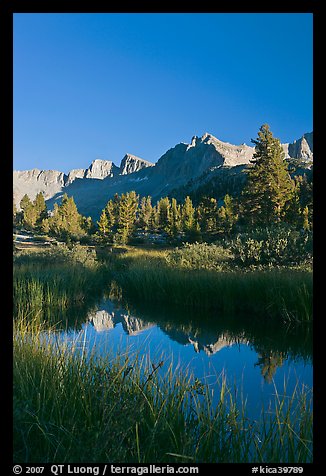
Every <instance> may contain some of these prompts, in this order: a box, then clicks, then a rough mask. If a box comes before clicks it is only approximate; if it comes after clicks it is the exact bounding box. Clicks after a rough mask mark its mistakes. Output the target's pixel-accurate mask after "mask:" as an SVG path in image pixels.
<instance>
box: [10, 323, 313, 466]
mask: <svg viewBox="0 0 326 476" xmlns="http://www.w3.org/2000/svg"><path fill="white" fill-rule="evenodd" d="M43 332H44V331H43V329H42V326H40V325H39V324H35V323H31V322H27V321H24V320H20V321H16V323H15V334H14V460H15V462H28V463H45V462H52V463H56V462H60V463H65V462H70V463H71V462H103V461H110V462H119V463H121V462H125V463H128V462H138V463H148V462H160V463H164V462H165V463H166V462H232V463H235V462H253V461H257V462H284V463H290V462H293V463H298V462H309V461H311V459H312V454H311V446H312V442H311V440H312V416H311V393H310V391H308V390H307V389H304V388H302V389H299V388H297V389H296V390H295V392H294V393H293V395H291V396H290V397H288V396H286V395H280V394H277V395H276V398H275V402H274V408H272V407H271V409H270V412H266V413H265V414H264V415H263V416H262V418H261V419H260V421H251V420H249V419H248V418H247V417H246V408H245V403H244V402H242V404H240V405H238V404H237V403H236V399H235V397H234V392H233V391H232V389H231V388H230V387H229V386H228V384H227V380H226V378H225V377H224V376H223V375H220V376H219V385H218V387H217V388H218V390H217V391H218V392H219V399H218V400H219V403H218V404H217V405H216V406H214V405H213V403H212V401H213V400H212V393H211V390H210V388H209V387H208V386H206V385H204V384H203V383H202V382H200V381H199V380H196V379H194V378H193V376H192V375H191V374H189V373H188V374H187V373H185V372H182V371H181V370H180V369H178V371H175V372H173V370H172V366H171V367H170V368H169V369H166V371H165V372H164V374H162V373H161V372H160V367H161V366H162V364H160V363H158V362H156V363H153V362H146V361H144V360H143V361H140V360H138V362H137V361H136V362H135V361H132V362H131V360H129V358H128V356H124V357H112V356H111V357H110V356H107V357H106V358H105V359H103V360H98V359H95V357H94V356H93V357H91V358H90V359H89V360H85V359H83V358H82V355H80V354H73V353H72V352H71V351H70V350H68V349H66V348H65V347H60V348H58V347H57V346H56V345H55V344H54V343H53V340H51V339H45V340H44V339H42V338H41V334H42V333H43ZM152 364H153V365H152ZM163 367H164V363H163ZM163 375H164V378H163Z"/></svg>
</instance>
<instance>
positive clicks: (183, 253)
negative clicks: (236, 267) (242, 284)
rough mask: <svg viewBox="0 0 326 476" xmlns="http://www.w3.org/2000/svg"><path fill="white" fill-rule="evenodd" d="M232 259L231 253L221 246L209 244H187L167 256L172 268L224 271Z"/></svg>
mask: <svg viewBox="0 0 326 476" xmlns="http://www.w3.org/2000/svg"><path fill="white" fill-rule="evenodd" d="M231 259H232V254H231V252H230V251H229V250H228V249H226V248H224V247H223V246H220V245H214V244H210V245H209V244H207V243H186V244H185V245H184V247H182V248H175V249H174V250H172V251H170V252H169V253H168V254H167V256H166V261H167V263H168V264H169V265H171V266H176V267H182V268H190V269H213V270H217V271H221V270H223V269H224V268H225V267H226V266H227V264H228V262H229V261H230V260H231Z"/></svg>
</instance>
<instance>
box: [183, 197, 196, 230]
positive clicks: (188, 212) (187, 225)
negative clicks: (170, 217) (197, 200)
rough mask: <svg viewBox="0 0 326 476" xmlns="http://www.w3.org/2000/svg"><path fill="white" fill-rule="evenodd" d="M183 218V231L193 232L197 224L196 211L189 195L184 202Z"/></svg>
mask: <svg viewBox="0 0 326 476" xmlns="http://www.w3.org/2000/svg"><path fill="white" fill-rule="evenodd" d="M181 216H182V230H183V231H185V232H188V231H190V230H192V229H193V227H194V224H195V209H194V206H193V204H192V201H191V198H190V197H189V195H187V196H186V198H185V200H184V203H183V206H182V211H181Z"/></svg>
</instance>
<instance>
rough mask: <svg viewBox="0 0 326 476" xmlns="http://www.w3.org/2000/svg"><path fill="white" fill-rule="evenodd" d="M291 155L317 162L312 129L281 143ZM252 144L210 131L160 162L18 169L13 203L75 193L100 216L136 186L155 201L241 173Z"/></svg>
mask: <svg viewBox="0 0 326 476" xmlns="http://www.w3.org/2000/svg"><path fill="white" fill-rule="evenodd" d="M282 147H283V150H284V152H285V157H286V158H287V159H295V160H298V161H300V162H301V163H304V166H305V167H306V168H309V167H311V166H312V163H313V133H312V132H311V133H306V134H304V135H303V136H302V137H301V138H300V139H298V140H295V141H294V142H292V143H289V144H282ZM254 150H255V149H254V147H250V146H248V145H246V144H241V145H233V144H230V143H227V142H223V141H221V140H219V139H217V138H216V137H214V136H213V135H211V134H208V133H205V134H204V135H203V136H201V137H197V136H194V137H193V138H192V140H191V142H190V143H189V144H187V143H180V144H177V145H176V146H174V147H172V148H171V149H169V150H168V151H167V152H166V153H165V154H163V155H162V157H160V158H159V160H158V161H157V163H156V164H153V163H151V162H148V161H146V160H144V159H141V158H140V157H136V156H134V155H131V154H126V155H125V156H124V157H123V159H122V161H121V164H120V167H117V166H116V165H115V164H113V162H112V161H109V160H100V159H96V160H94V161H93V162H92V164H91V165H90V166H89V167H88V168H87V169H74V170H71V171H70V172H69V173H68V175H65V174H63V173H62V172H58V171H53V170H48V171H44V170H42V171H41V170H37V169H33V170H28V171H23V172H19V171H15V172H14V177H13V178H14V201H15V203H16V205H17V207H19V203H20V200H21V198H22V197H23V195H24V194H25V193H27V194H28V195H29V197H30V198H31V199H32V200H33V199H34V198H35V196H36V194H37V193H38V192H43V193H44V195H45V198H46V199H47V200H48V202H47V205H48V207H49V208H51V207H53V205H54V203H55V202H56V201H60V200H61V197H62V195H63V193H67V194H68V195H69V196H73V197H74V200H75V202H76V205H77V207H78V209H79V211H80V212H81V213H82V214H84V215H90V216H92V217H93V218H95V219H98V217H99V214H100V213H101V210H102V209H103V208H104V206H105V205H106V203H107V201H108V200H109V199H110V198H112V197H113V196H114V194H115V193H118V194H121V193H125V192H128V191H130V190H135V191H136V192H137V193H138V194H139V195H140V196H146V195H151V196H152V197H153V199H154V200H157V199H159V198H161V197H163V196H166V195H168V194H169V193H170V192H172V191H174V190H176V189H178V188H180V187H182V186H184V185H186V184H188V183H189V182H191V181H196V180H203V181H205V180H207V178H209V177H210V176H212V175H216V176H219V174H223V173H224V172H225V171H229V170H232V171H234V173H235V174H236V173H238V170H239V171H241V170H243V168H246V167H247V166H248V165H249V164H250V160H251V158H252V156H253V153H254Z"/></svg>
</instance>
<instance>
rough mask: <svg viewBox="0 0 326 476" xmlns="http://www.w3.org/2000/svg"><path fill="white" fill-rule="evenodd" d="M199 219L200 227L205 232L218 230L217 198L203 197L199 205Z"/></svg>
mask: <svg viewBox="0 0 326 476" xmlns="http://www.w3.org/2000/svg"><path fill="white" fill-rule="evenodd" d="M198 219H199V223H200V227H201V229H202V230H203V232H205V233H212V232H214V231H216V227H217V200H216V199H215V198H211V197H203V198H202V200H201V202H200V204H199V206H198Z"/></svg>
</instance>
